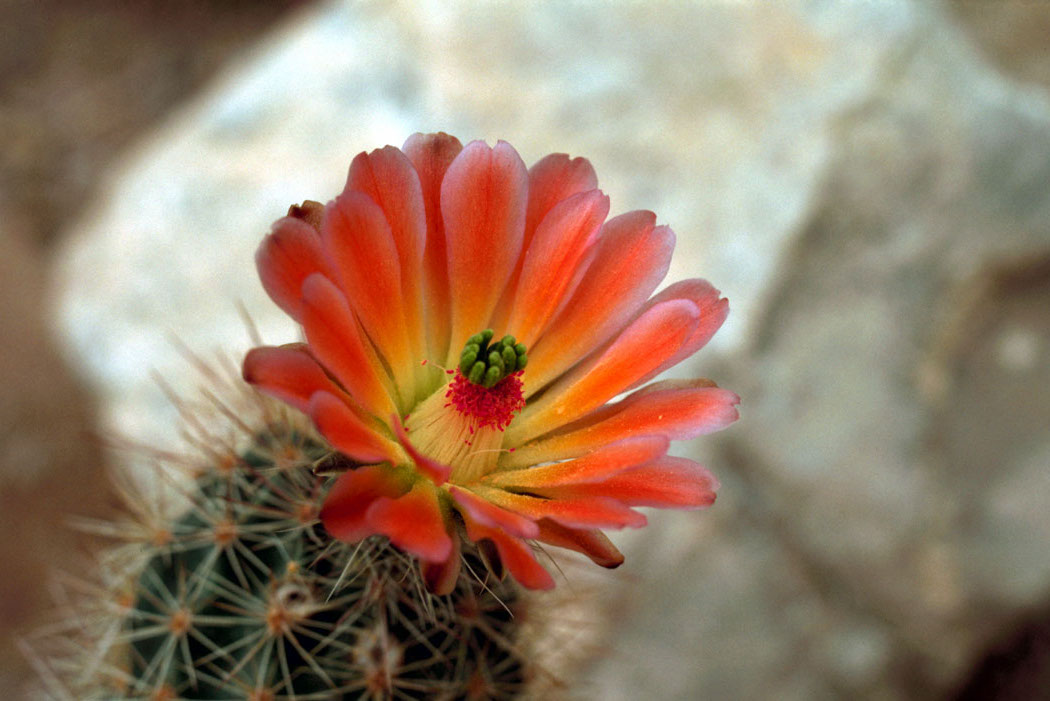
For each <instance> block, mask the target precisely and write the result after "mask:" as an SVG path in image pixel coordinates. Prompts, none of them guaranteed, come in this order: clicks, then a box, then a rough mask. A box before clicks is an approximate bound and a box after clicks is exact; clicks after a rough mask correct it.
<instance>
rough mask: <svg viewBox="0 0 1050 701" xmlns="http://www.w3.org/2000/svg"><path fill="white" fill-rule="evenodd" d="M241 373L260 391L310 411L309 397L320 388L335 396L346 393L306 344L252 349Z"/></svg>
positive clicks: (299, 408) (300, 409)
mask: <svg viewBox="0 0 1050 701" xmlns="http://www.w3.org/2000/svg"><path fill="white" fill-rule="evenodd" d="M241 375H242V376H243V377H244V381H245V382H247V383H248V384H250V385H253V386H254V387H255V388H256V389H258V390H259V391H261V392H263V393H265V394H268V395H270V396H271V397H276V398H277V399H280V400H281V401H282V402H287V403H288V404H291V405H292V406H294V407H295V408H296V409H298V410H299V411H302V412H306V411H307V407H308V406H309V404H310V397H311V396H313V393H314V392H317V391H318V390H324V391H326V392H330V393H332V394H335V395H341V394H342V393H343V390H341V389H339V387H337V386H336V384H335V383H334V382H332V381H331V380H330V379H329V378H328V375H326V374H325V371H324V369H322V368H321V366H320V365H319V364H318V363H317V361H316V360H314V357H313V356H312V355H310V352H309V350H307V346H306V344H304V343H290V344H288V345H286V346H276V347H275V346H263V347H260V348H252V349H251V350H250V351H248V355H246V356H245V357H244V365H243V366H242V367H241Z"/></svg>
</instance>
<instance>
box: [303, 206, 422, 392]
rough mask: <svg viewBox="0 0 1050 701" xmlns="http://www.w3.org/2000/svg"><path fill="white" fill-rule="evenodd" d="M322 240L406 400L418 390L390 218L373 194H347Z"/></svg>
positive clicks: (328, 216) (331, 210)
mask: <svg viewBox="0 0 1050 701" xmlns="http://www.w3.org/2000/svg"><path fill="white" fill-rule="evenodd" d="M321 236H322V239H323V241H324V245H325V250H326V251H327V252H328V255H329V257H330V258H331V260H332V262H333V263H334V265H335V267H337V268H338V270H339V280H338V282H339V284H340V287H342V289H343V290H344V291H345V292H346V299H347V300H348V302H349V304H350V307H351V308H352V309H353V310H354V313H355V314H356V315H357V317H358V319H360V321H361V325H362V326H363V327H364V329H365V331H366V332H367V334H368V337H369V338H370V339H371V340H372V342H373V343H374V344H375V347H376V348H377V349H378V350H379V352H380V353H382V355H383V357H384V358H385V360H386V362H387V364H388V365H389V366H390V369H391V371H392V372H393V374H394V378H395V379H396V380H397V384H398V387H399V389H400V390H401V391H402V394H403V396H406V397H411V396H412V394H413V392H414V383H415V380H414V375H415V372H416V366H417V365H418V361H415V362H414V361H413V353H412V349H411V346H410V344H409V337H408V329H407V328H406V326H405V319H404V316H403V314H401V313H399V312H400V310H403V309H404V308H405V305H404V297H403V295H402V294H401V263H400V259H399V257H398V252H397V247H396V246H395V244H394V236H393V234H392V233H391V231H390V225H389V224H388V223H387V220H386V215H385V214H384V213H383V210H382V209H381V208H380V207H379V205H377V204H376V203H375V202H374V201H372V198H371V197H369V196H368V195H366V194H364V193H361V192H355V191H349V192H344V193H343V194H341V195H340V196H339V197H337V198H336V199H335V201H334V202H331V203H329V204H328V207H327V208H326V210H325V218H324V225H323V226H322V227H321Z"/></svg>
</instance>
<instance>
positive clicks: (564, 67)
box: [56, 2, 1050, 699]
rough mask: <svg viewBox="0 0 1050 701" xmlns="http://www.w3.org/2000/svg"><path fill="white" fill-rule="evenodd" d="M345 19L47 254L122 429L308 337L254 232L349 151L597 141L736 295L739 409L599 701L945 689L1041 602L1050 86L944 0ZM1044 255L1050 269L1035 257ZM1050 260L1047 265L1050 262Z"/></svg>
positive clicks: (155, 150) (189, 118)
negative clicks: (188, 361)
mask: <svg viewBox="0 0 1050 701" xmlns="http://www.w3.org/2000/svg"><path fill="white" fill-rule="evenodd" d="M404 9H405V8H404V7H403V6H399V5H396V4H381V3H373V4H367V5H366V4H353V5H350V4H347V5H334V4H333V5H325V6H321V7H319V8H317V9H316V10H314V11H311V12H309V13H307V14H304V15H303V16H302V17H301V18H299V19H298V21H297V22H295V23H292V24H289V25H288V26H286V27H285V28H284V30H283V31H282V32H280V33H279V34H277V35H274V36H273V37H271V38H270V39H269V40H268V41H267V42H265V43H264V44H262V45H260V46H259V48H258V50H257V51H255V52H253V53H252V54H251V55H247V56H245V57H244V62H243V63H242V65H240V66H237V67H234V68H232V69H231V70H230V71H229V73H228V74H227V75H226V76H225V77H224V78H223V79H222V80H220V81H219V82H218V83H217V84H216V85H215V86H213V88H212V89H211V90H210V91H209V92H208V93H207V94H205V95H203V96H201V98H200V99H199V100H198V101H197V102H196V103H195V104H193V105H190V106H188V107H187V108H186V110H185V111H183V112H181V113H179V114H176V115H173V116H172V118H171V120H170V122H169V123H168V124H166V125H164V126H162V127H161V128H160V129H159V130H158V131H157V133H156V134H155V136H154V137H153V138H152V139H151V140H150V141H149V142H148V143H145V144H143V145H142V147H141V149H140V150H139V151H138V152H136V153H134V154H132V155H131V156H130V157H129V158H128V160H127V161H126V163H125V164H124V165H123V166H122V167H121V168H120V169H119V170H118V171H117V173H116V175H114V176H113V179H112V181H111V184H110V187H109V195H108V197H107V198H106V199H105V200H103V201H102V202H100V204H99V206H98V207H97V208H96V210H95V211H93V212H92V213H90V214H89V215H88V216H87V217H86V218H85V220H84V221H83V222H82V223H81V225H80V226H78V227H77V228H76V230H75V231H74V232H73V234H72V237H71V239H70V245H69V246H68V248H67V249H66V252H65V255H64V257H63V261H62V264H61V266H60V268H59V270H58V272H57V275H56V287H57V289H58V299H59V303H58V312H59V319H60V326H61V328H62V332H63V333H64V334H65V337H66V338H67V339H69V348H70V352H71V354H72V356H73V357H74V358H75V359H77V360H78V361H79V362H81V363H82V364H84V365H85V366H86V368H87V369H88V371H89V372H90V373H92V375H93V377H94V378H95V380H96V382H97V383H98V385H99V387H100V388H101V389H102V391H103V393H104V395H105V397H106V399H107V403H106V407H107V411H108V418H109V421H108V422H109V425H110V426H111V427H113V428H116V429H120V430H121V431H122V432H124V433H130V434H132V435H133V436H134V437H137V438H141V439H155V438H157V437H160V438H161V439H167V440H169V441H170V439H171V437H172V436H173V435H174V429H173V428H172V427H173V425H174V423H173V414H172V412H171V411H170V410H167V409H166V408H165V407H166V402H165V400H164V399H163V397H162V395H161V394H160V393H159V392H158V391H156V390H155V389H154V388H153V385H152V384H151V382H150V381H149V379H148V371H149V369H150V368H151V367H154V368H157V369H158V370H159V371H160V372H161V374H163V375H164V376H166V377H168V378H169V381H170V383H171V384H172V385H174V386H175V387H177V388H181V387H186V388H188V386H189V385H190V384H192V382H193V381H192V380H190V379H189V377H190V374H189V370H188V369H187V368H186V365H185V364H184V363H182V362H181V361H180V360H179V359H178V358H177V353H176V352H175V350H174V348H173V346H172V344H171V343H170V341H169V339H168V335H169V334H174V335H176V336H178V337H180V338H182V339H183V340H184V341H185V342H186V343H187V344H188V345H189V346H190V347H191V348H194V349H197V350H201V349H207V348H210V347H216V346H221V347H225V348H228V349H230V350H234V351H236V350H237V349H239V348H244V347H246V346H247V340H246V339H245V334H244V332H243V325H242V322H241V321H240V319H239V317H238V313H237V310H236V307H235V304H234V301H235V300H240V301H243V303H244V305H245V306H246V308H247V309H248V311H249V313H250V315H251V316H252V317H253V318H254V319H255V320H256V322H257V323H258V325H259V327H260V329H261V331H262V334H263V336H264V338H265V339H266V340H268V341H271V342H281V341H285V340H289V339H291V338H293V337H294V335H295V333H296V332H295V330H294V329H293V327H292V325H291V323H290V322H288V320H286V319H285V318H284V317H283V315H282V314H280V313H279V312H278V311H277V310H276V308H275V307H273V305H271V304H270V303H269V302H268V301H267V300H265V299H264V296H263V294H262V292H261V289H260V288H259V285H258V283H257V281H256V279H255V274H254V269H253V266H252V264H251V256H252V251H253V250H254V248H255V246H256V245H257V243H258V240H259V238H260V236H261V234H262V233H263V232H264V231H265V230H266V229H267V227H268V225H269V223H270V222H271V221H272V220H273V219H274V218H276V217H277V216H279V215H281V214H282V213H283V212H284V210H285V208H286V207H287V205H288V204H289V203H291V202H295V201H300V200H302V199H305V198H317V199H324V198H326V197H329V196H331V195H334V194H335V193H336V191H337V190H338V188H339V187H340V186H341V182H342V177H343V174H344V172H345V168H346V166H347V164H348V163H349V161H350V158H351V157H352V156H353V154H354V153H356V152H357V151H360V150H364V149H370V148H373V147H375V146H378V145H381V144H383V143H387V142H391V143H395V144H399V143H401V141H402V140H403V139H404V137H405V136H406V135H407V134H409V133H411V132H413V131H417V130H423V131H426V130H433V129H443V130H446V131H449V132H452V133H456V134H457V135H459V136H460V137H461V138H464V139H470V138H487V139H489V140H490V141H491V140H493V139H495V138H505V139H507V140H509V141H510V142H511V143H513V144H515V146H516V147H518V149H519V150H520V151H521V153H522V155H523V156H524V158H525V159H526V161H528V162H531V161H534V160H535V159H537V158H538V157H540V156H541V155H543V154H545V153H548V152H551V151H559V150H565V151H570V152H572V153H573V154H574V155H578V154H582V155H586V156H588V157H590V158H591V160H592V161H593V162H594V164H595V167H596V169H597V171H598V173H599V177H600V180H601V183H602V185H603V187H604V188H605V189H606V191H607V192H609V194H610V195H611V197H612V202H613V210H614V212H619V211H625V210H628V209H632V208H647V209H653V210H654V211H656V212H657V213H658V215H659V216H660V219H661V221H664V222H667V223H669V224H671V225H672V227H673V228H675V230H676V231H677V232H678V235H679V248H678V255H677V257H676V262H675V264H674V266H673V268H672V272H671V277H672V278H680V277H685V276H694V275H703V276H706V277H709V278H710V279H711V280H712V281H713V282H714V283H715V284H716V285H718V286H719V287H721V289H722V290H723V291H724V292H725V293H726V294H727V295H728V296H729V297H730V299H731V301H732V304H733V308H734V313H733V314H732V315H731V317H730V321H729V323H728V324H727V325H726V327H725V328H724V329H723V331H722V332H721V333H720V334H719V336H718V337H716V342H715V343H713V344H712V346H711V347H710V348H709V349H708V350H707V351H706V352H705V353H703V354H702V356H701V358H700V359H699V360H698V363H702V364H687V367H685V368H682V369H680V370H679V371H678V374H694V373H696V372H703V373H704V374H709V375H711V376H713V377H716V378H717V379H718V380H719V382H720V384H723V385H725V386H728V387H731V388H733V389H734V390H737V391H738V392H739V393H740V394H741V395H742V396H743V397H744V403H743V405H742V414H743V419H742V420H741V421H740V423H739V424H738V425H737V426H734V427H733V428H731V429H729V431H727V432H726V433H724V434H721V435H720V436H718V437H709V438H706V439H704V440H702V441H698V446H697V447H695V448H694V447H692V446H688V447H686V450H688V451H691V452H692V454H695V455H699V456H701V457H703V458H704V459H705V460H706V462H707V463H708V464H709V465H710V466H711V467H712V468H713V469H714V470H715V472H716V473H717V474H719V476H720V477H721V478H722V481H723V488H722V492H721V495H720V497H719V502H718V504H717V505H716V506H715V508H714V509H713V510H711V511H709V512H706V513H703V514H659V515H656V514H654V515H653V519H652V520H653V525H652V526H651V527H650V528H648V529H646V530H644V531H642V532H637V533H629V534H623V536H622V537H621V538H620V539H619V540H620V542H621V543H622V544H623V545H624V548H625V549H626V550H627V552H628V561H627V564H626V565H625V566H624V567H623V568H621V570H618V571H617V572H616V573H612V574H610V575H609V577H608V578H607V580H606V581H608V582H609V585H610V588H611V589H612V590H613V593H614V594H615V596H614V597H613V598H614V599H616V598H617V596H618V597H619V604H618V610H617V615H616V616H615V619H616V623H617V632H615V633H614V634H613V636H612V637H611V638H610V644H609V649H608V650H606V654H604V655H603V656H602V658H601V659H596V660H595V662H594V663H593V665H591V667H590V668H589V669H588V670H586V674H585V675H584V677H585V678H584V680H583V686H581V688H583V689H587V690H588V691H587V694H588V695H592V693H591V692H594V693H596V694H598V696H593V695H592V696H593V697H600V698H608V699H636V698H646V697H649V698H667V699H674V698H681V699H692V698H697V697H702V698H706V697H710V698H768V697H772V696H775V697H777V698H786V699H792V698H798V699H820V698H855V697H858V696H864V697H865V698H902V697H907V696H912V695H916V694H920V693H922V694H931V693H937V692H940V691H943V690H945V689H947V688H949V687H950V686H952V685H953V684H954V683H955V680H956V679H957V678H958V677H959V675H960V674H962V673H963V671H964V669H965V665H966V664H967V662H968V661H969V660H970V659H971V658H972V656H973V655H974V654H976V652H977V651H978V650H979V649H980V647H981V646H982V645H983V644H984V643H985V642H986V641H987V640H988V639H989V636H991V635H993V634H994V633H996V632H997V631H998V630H1000V629H1001V628H1002V626H1004V625H1005V624H1006V623H1007V622H1008V621H1009V620H1011V619H1012V618H1013V617H1015V616H1017V615H1018V614H1019V613H1020V612H1023V611H1025V610H1027V609H1028V608H1029V607H1032V606H1034V605H1036V604H1039V603H1045V601H1046V596H1047V592H1048V591H1050V551H1048V550H1047V549H1046V548H1045V545H1044V544H1045V542H1046V540H1047V538H1048V537H1050V516H1048V515H1047V514H1048V513H1050V512H1048V511H1047V510H1046V509H1045V501H1046V499H1045V497H1046V494H1047V493H1048V491H1047V486H1048V485H1047V484H1046V479H1047V478H1046V474H1045V473H1046V469H1045V468H1046V466H1047V462H1048V457H1050V446H1048V443H1047V440H1048V438H1047V436H1046V435H1045V434H1046V432H1045V426H1046V425H1047V419H1048V417H1050V405H1048V401H1050V400H1048V399H1047V396H1046V392H1045V390H1042V389H1040V388H1044V387H1047V386H1050V376H1048V372H1050V363H1048V362H1047V356H1048V352H1050V351H1048V348H1050V321H1048V319H1047V314H1046V313H1045V310H1046V309H1047V308H1050V304H1048V302H1050V293H1048V291H1047V289H1048V283H1047V280H1048V279H1050V274H1048V272H1047V268H1048V267H1050V266H1047V265H1046V264H1045V260H1046V256H1047V255H1048V251H1050V194H1048V192H1047V188H1046V183H1047V182H1048V180H1050V177H1048V176H1050V102H1048V100H1047V97H1046V95H1045V94H1044V93H1042V92H1040V91H1038V90H1037V89H1034V88H1026V87H1022V86H1018V85H1015V84H1012V83H1010V82H1007V81H1006V80H1004V79H1003V78H1002V77H1001V76H999V75H998V74H996V73H995V72H994V71H992V70H991V69H989V68H988V67H987V66H986V65H985V64H984V63H983V62H982V60H981V59H980V58H979V57H977V56H976V54H975V53H974V52H973V50H972V49H971V48H970V47H969V45H968V44H967V40H966V39H965V37H964V36H963V35H962V34H961V33H960V32H959V31H958V30H957V29H956V28H955V27H953V25H952V24H951V23H950V22H949V21H948V19H947V18H946V17H945V16H944V15H943V14H942V12H941V10H940V9H939V8H938V7H937V6H935V5H934V6H931V5H918V4H915V5H913V4H909V3H903V2H899V3H860V4H857V3H850V4H847V3H777V4H776V5H775V6H765V5H763V6H759V5H753V6H750V5H742V4H716V3H696V4H692V5H686V4H670V3H668V4H666V5H644V4H624V5H617V6H608V7H603V8H602V10H601V11H596V10H595V8H594V7H593V6H591V5H587V4H571V5H545V4H535V5H528V6H521V5H509V4H497V3H481V4H478V3H467V2H463V3H445V4H442V5H441V6H440V7H438V6H437V5H433V6H428V7H427V9H425V10H423V11H416V12H405V11H404ZM1040 256H1042V257H1043V258H1041V259H1040ZM1039 260H1043V261H1044V263H1043V264H1040V263H1039Z"/></svg>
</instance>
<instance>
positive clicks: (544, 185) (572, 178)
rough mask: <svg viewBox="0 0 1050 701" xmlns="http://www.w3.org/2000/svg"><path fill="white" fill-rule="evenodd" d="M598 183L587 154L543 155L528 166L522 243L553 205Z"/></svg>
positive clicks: (592, 188) (591, 188) (529, 236)
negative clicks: (573, 156)
mask: <svg viewBox="0 0 1050 701" xmlns="http://www.w3.org/2000/svg"><path fill="white" fill-rule="evenodd" d="M597 187H598V176H597V175H596V174H595V173H594V167H593V166H592V165H591V163H590V161H588V160H587V159H586V158H569V156H568V155H566V154H564V153H552V154H550V155H549V156H544V157H543V158H541V159H540V160H538V161H536V163H535V164H534V165H533V166H532V167H531V168H529V204H528V210H527V214H526V216H525V231H526V232H527V233H526V234H525V245H526V246H528V244H529V243H530V242H531V236H532V232H534V231H536V228H537V227H538V226H539V225H540V222H541V221H543V219H544V218H545V217H546V216H547V213H548V212H550V211H551V210H552V209H553V208H554V206H555V205H557V204H558V203H559V202H561V201H562V200H565V199H567V198H569V197H571V196H573V195H575V194H576V193H578V192H586V191H587V190H594V189H595V188H597Z"/></svg>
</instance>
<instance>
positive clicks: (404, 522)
mask: <svg viewBox="0 0 1050 701" xmlns="http://www.w3.org/2000/svg"><path fill="white" fill-rule="evenodd" d="M366 518H367V519H368V523H369V525H371V526H372V527H373V528H375V529H376V531H377V532H379V533H383V534H385V535H386V536H387V537H388V538H390V542H391V543H393V544H394V545H396V546H397V547H399V548H401V549H402V550H405V551H407V552H410V553H412V554H413V555H418V556H419V557H420V558H421V559H423V560H426V561H428V562H444V561H445V560H447V559H448V556H449V554H450V553H451V552H452V539H451V538H450V537H449V535H448V533H447V532H446V527H445V519H444V517H443V516H442V515H441V507H440V506H438V500H437V490H436V489H435V488H434V485H433V484H431V483H430V482H428V481H427V480H419V481H418V482H416V484H415V486H413V487H412V490H411V491H410V492H409V493H408V494H405V495H404V496H402V497H399V498H397V499H390V498H380V499H377V500H376V501H375V502H374V503H373V504H372V505H371V506H370V507H368V512H367V514H366Z"/></svg>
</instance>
